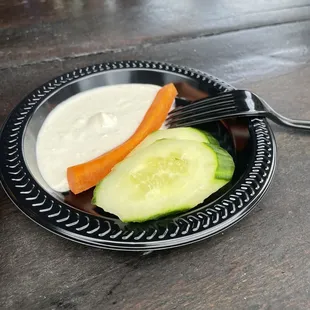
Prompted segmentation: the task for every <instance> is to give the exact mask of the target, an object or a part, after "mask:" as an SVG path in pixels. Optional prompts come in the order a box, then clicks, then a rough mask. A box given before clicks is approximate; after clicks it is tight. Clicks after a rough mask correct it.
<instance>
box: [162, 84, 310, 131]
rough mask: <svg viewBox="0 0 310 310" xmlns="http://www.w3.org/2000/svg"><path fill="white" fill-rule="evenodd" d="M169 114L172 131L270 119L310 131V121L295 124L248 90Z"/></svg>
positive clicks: (185, 103) (184, 106) (187, 104)
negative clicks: (228, 121)
mask: <svg viewBox="0 0 310 310" xmlns="http://www.w3.org/2000/svg"><path fill="white" fill-rule="evenodd" d="M181 102H182V105H181V106H180V107H177V108H175V109H174V110H172V111H171V112H170V113H169V114H168V118H167V120H166V124H167V126H168V127H171V128H173V127H187V126H193V125H198V124H203V123H207V122H213V121H218V120H223V119H227V118H235V117H255V116H260V117H267V118H269V119H271V120H272V121H274V122H275V123H277V124H279V125H283V126H286V127H292V128H298V129H310V121H306V120H305V121H304V120H293V119H289V118H287V117H284V116H282V115H280V114H279V113H277V112H276V111H275V110H273V109H272V108H271V107H270V106H269V105H268V104H267V103H266V101H264V100H263V99H262V98H260V97H258V96H257V95H256V94H254V93H251V92H249V91H247V90H233V91H229V92H225V93H223V94H220V95H217V96H212V97H208V98H205V99H200V100H197V101H193V102H190V101H186V100H183V99H181Z"/></svg>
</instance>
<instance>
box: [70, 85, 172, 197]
mask: <svg viewBox="0 0 310 310" xmlns="http://www.w3.org/2000/svg"><path fill="white" fill-rule="evenodd" d="M176 95H177V90H176V88H175V87H174V85H173V84H172V83H171V84H167V85H165V86H163V87H162V88H161V89H160V90H159V91H158V92H157V94H156V96H155V98H154V100H153V103H152V104H151V106H150V107H149V109H148V111H147V112H146V114H145V116H144V118H143V120H142V122H141V124H140V125H139V127H138V128H137V130H136V131H135V133H134V134H133V135H132V136H131V137H130V138H129V139H128V140H127V141H125V142H124V143H123V144H121V145H119V146H117V147H116V148H114V149H112V150H111V151H109V152H107V153H104V154H103V155H101V156H99V157H97V158H95V159H93V160H90V161H88V162H86V163H82V164H79V165H76V166H71V167H69V168H68V169H67V179H68V183H69V187H70V190H71V191H72V192H73V193H74V194H79V193H81V192H84V191H86V190H87V189H89V188H91V187H93V186H95V185H96V184H98V182H99V181H100V180H102V179H103V178H104V177H105V176H106V175H107V174H108V173H109V172H110V171H111V169H112V168H113V167H114V166H115V165H116V164H117V163H119V162H120V161H121V160H123V159H124V158H125V157H126V156H127V155H128V154H129V153H130V152H131V151H132V150H133V149H134V148H135V147H136V146H137V145H138V144H139V143H140V142H142V141H143V140H144V139H145V138H146V137H147V136H148V135H149V134H150V133H152V132H153V131H155V130H158V129H159V128H160V127H161V126H162V124H163V123H164V121H165V119H166V117H167V115H168V112H169V110H170V108H171V105H172V103H173V101H174V99H175V96H176Z"/></svg>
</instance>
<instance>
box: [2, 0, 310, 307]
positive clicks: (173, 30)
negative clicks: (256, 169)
mask: <svg viewBox="0 0 310 310" xmlns="http://www.w3.org/2000/svg"><path fill="white" fill-rule="evenodd" d="M0 27H1V29H0V77H1V87H0V107H1V108H0V125H2V124H3V122H4V120H5V118H6V116H7V115H8V113H9V112H10V110H11V109H12V108H13V107H14V106H15V105H16V104H18V102H19V101H20V100H21V99H22V98H23V97H24V96H25V95H27V93H29V92H30V91H31V90H33V89H34V88H36V87H38V86H39V85H41V84H42V83H43V82H45V81H47V80H49V79H51V78H52V77H55V76H57V75H59V74H62V73H64V72H66V71H70V70H73V69H74V68H77V67H80V66H85V65H90V64H94V63H99V62H103V61H110V60H122V59H150V60H159V61H169V62H172V63H176V64H181V65H187V66H190V67H194V68H198V69H200V70H204V71H207V72H209V73H211V74H214V75H216V76H218V77H219V78H222V79H224V80H226V81H228V82H230V83H232V84H233V85H235V86H238V87H243V88H248V89H250V90H253V91H255V92H257V93H259V94H260V95H261V96H263V97H264V98H265V99H266V100H267V101H268V102H269V103H270V104H271V105H272V106H273V107H274V108H275V109H276V110H278V111H279V112H281V113H283V114H285V115H287V116H291V117H296V118H298V117H299V118H307V119H310V87H309V83H310V0H295V1H293V0H274V1H269V0H256V1H254V0H249V1H242V0H236V1H229V0H216V1H213V0H210V1H203V0H193V1H173V0H165V1H163V0H156V1H155V0H153V1H151V0H143V1H142V0H129V1H118V0H110V1H100V0H76V1H64V0H42V1H35V0H28V1H27V0H25V1H17V0H12V1H5V0H0ZM272 128H273V130H274V133H275V136H276V140H277V145H278V156H277V158H278V165H277V170H276V174H275V177H274V180H273V183H272V185H271V187H270V190H269V191H268V193H267V194H266V196H265V197H264V199H263V200H262V201H261V202H260V203H259V205H258V206H257V207H256V208H255V209H254V211H253V212H252V213H250V214H249V215H248V216H247V217H246V218H245V219H244V220H242V221H241V222H240V223H238V224H237V225H235V226H234V227H232V228H230V229H229V230H227V231H225V233H223V234H221V235H218V236H216V237H213V238H211V239H208V240H205V241H203V242H199V243H197V244H193V245H190V246H186V247H183V248H179V249H174V250H169V251H162V252H153V253H151V254H149V255H141V253H140V254H135V253H118V252H110V251H105V250H100V249H94V248H90V247H86V246H83V245H79V244H75V243H73V242H70V241H67V240H65V239H62V238H60V237H58V236H55V235H53V234H52V233H50V232H47V231H46V230H44V229H43V228H41V227H39V226H37V225H36V224H35V223H33V222H32V221H31V220H29V219H28V218H26V217H25V216H24V215H23V214H22V213H21V212H20V211H19V210H18V209H17V208H16V207H15V206H14V205H13V204H12V203H11V202H10V200H9V199H8V198H7V196H6V195H5V193H4V192H3V190H2V189H1V190H0V231H1V235H0V286H1V290H0V308H1V309H26V310H28V309H29V310H36V309H38V310H43V309H72V310H73V309H77V310H84V309H85V310H87V309H108V310H109V309H111V310H114V309H126V310H127V309H128V310H131V309H143V310H144V309H150V310H157V309H167V310H170V309H184V310H196V309H207V310H209V309H221V310H222V309H229V310H230V309H233V310H234V309H236V310H242V309H250V310H258V309H264V310H267V309H268V310H269V309H281V310H282V309H292V310H299V309H310V272H309V270H310V259H309V257H310V242H309V240H310V224H309V222H310V189H309V184H310V173H309V171H308V170H309V166H310V133H306V132H298V131H293V130H289V129H286V128H282V127H279V126H277V125H274V124H272Z"/></svg>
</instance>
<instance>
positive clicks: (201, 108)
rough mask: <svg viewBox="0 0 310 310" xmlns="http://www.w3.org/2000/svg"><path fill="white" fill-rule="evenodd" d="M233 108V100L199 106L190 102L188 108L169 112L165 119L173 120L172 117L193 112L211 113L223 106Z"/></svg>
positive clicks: (184, 115) (180, 116) (179, 116)
mask: <svg viewBox="0 0 310 310" xmlns="http://www.w3.org/2000/svg"><path fill="white" fill-rule="evenodd" d="M229 107H231V108H233V107H235V102H234V101H233V100H227V101H222V102H220V103H218V102H216V103H211V104H205V103H203V104H201V105H199V106H197V105H195V106H191V104H190V109H186V110H183V109H182V110H179V111H177V112H176V113H174V114H171V115H170V114H169V115H168V117H167V121H170V120H171V121H173V120H174V119H178V118H182V119H183V118H184V117H186V116H191V115H193V114H195V115H199V112H202V113H213V112H217V111H220V110H222V109H224V108H229Z"/></svg>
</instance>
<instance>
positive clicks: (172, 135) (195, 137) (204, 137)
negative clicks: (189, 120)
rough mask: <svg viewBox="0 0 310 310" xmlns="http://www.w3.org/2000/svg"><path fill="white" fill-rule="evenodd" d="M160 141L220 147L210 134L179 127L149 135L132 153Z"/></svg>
mask: <svg viewBox="0 0 310 310" xmlns="http://www.w3.org/2000/svg"><path fill="white" fill-rule="evenodd" d="M160 139H177V140H192V141H198V142H205V143H210V144H215V145H219V143H218V141H217V140H216V139H215V138H214V137H213V136H212V135H211V134H209V133H208V132H206V131H202V130H199V129H196V128H193V127H179V128H170V129H162V130H156V131H154V132H153V133H151V134H149V135H148V136H147V137H146V138H145V139H144V140H143V141H142V142H141V143H140V144H139V145H138V146H137V147H136V148H135V149H134V150H133V151H132V152H131V154H134V153H135V152H136V151H137V150H140V149H142V148H144V147H146V146H149V145H150V144H152V143H153V142H155V141H157V140H160Z"/></svg>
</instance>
